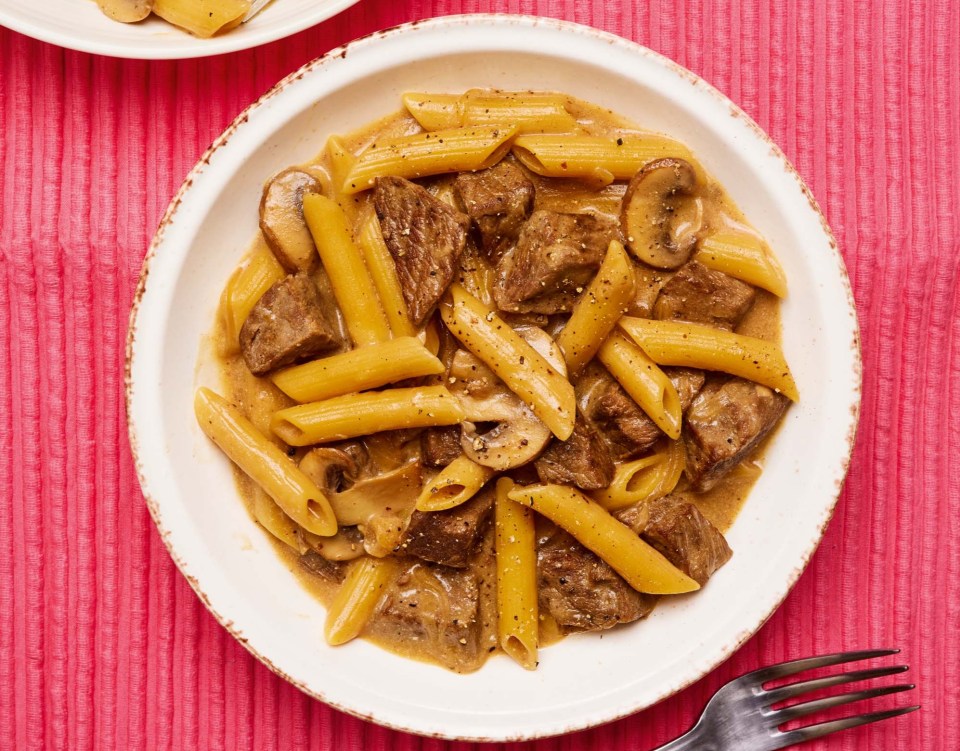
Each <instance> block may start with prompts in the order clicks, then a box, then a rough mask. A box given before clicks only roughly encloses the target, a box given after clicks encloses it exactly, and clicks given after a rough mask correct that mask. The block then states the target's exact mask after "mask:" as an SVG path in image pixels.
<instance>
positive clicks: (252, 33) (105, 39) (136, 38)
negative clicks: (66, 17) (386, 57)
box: [0, 0, 358, 60]
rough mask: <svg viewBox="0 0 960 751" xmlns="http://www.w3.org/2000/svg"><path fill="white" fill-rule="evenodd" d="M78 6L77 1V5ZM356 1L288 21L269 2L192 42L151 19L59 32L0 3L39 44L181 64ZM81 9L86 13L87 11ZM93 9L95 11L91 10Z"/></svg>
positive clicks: (0, 14) (312, 21)
mask: <svg viewBox="0 0 960 751" xmlns="http://www.w3.org/2000/svg"><path fill="white" fill-rule="evenodd" d="M83 1H84V0H76V2H78V3H79V2H83ZM86 1H87V2H89V4H90V5H91V6H93V5H94V3H93V0H86ZM282 2H283V0H274V3H282ZM357 2H358V0H324V1H323V2H320V3H317V2H314V3H312V4H311V5H310V7H308V8H306V9H305V10H303V12H301V13H298V14H296V15H294V16H293V17H292V18H290V17H287V16H286V15H280V14H279V13H278V12H277V11H273V10H272V7H271V6H272V5H273V3H271V6H268V7H267V8H265V9H264V10H262V11H261V12H260V13H259V14H257V16H256V17H254V18H253V19H251V20H250V21H249V23H248V24H243V25H242V26H241V27H239V28H237V29H233V30H231V31H228V32H226V33H224V34H220V35H217V36H215V37H211V38H209V39H201V38H199V37H195V36H193V35H191V34H189V33H188V32H186V31H184V30H182V29H178V28H176V27H174V26H172V25H171V24H168V23H166V22H165V21H163V20H162V19H159V18H156V17H151V18H150V19H148V20H146V21H143V22H141V23H140V24H121V23H119V22H117V21H110V20H109V19H106V17H104V19H106V23H109V24H111V25H112V26H109V27H108V26H105V27H104V28H105V29H107V30H108V31H109V32H110V33H109V34H107V33H104V34H99V33H97V28H96V27H95V28H90V27H89V26H88V27H85V26H83V23H82V21H78V23H77V24H73V25H65V27H64V28H62V29H58V28H56V27H54V26H52V25H51V24H49V23H43V22H42V21H38V20H37V19H36V18H35V17H34V16H33V15H31V13H30V12H29V11H28V10H23V9H22V8H20V7H18V6H22V5H23V3H22V0H0V26H5V27H6V28H8V29H12V30H13V31H16V32H18V33H20V34H24V35H25V36H28V37H31V38H32V39H37V40H39V41H41V42H47V43H48V44H54V45H56V46H58V47H63V48H64V49H69V50H76V51H78V52H88V53H90V54H92V55H106V56H107V57H118V58H126V59H130V60H185V59H192V58H198V57H211V56H213V55H223V54H226V53H229V52H239V51H241V50H247V49H252V48H254V47H259V46H261V45H264V44H269V43H270V42H275V41H277V40H278V39H284V38H286V37H289V36H292V35H294V34H297V33H299V32H301V31H303V30H304V29H309V28H310V27H311V26H316V25H317V24H319V23H322V22H323V21H326V20H327V19H328V18H332V17H333V16H335V15H337V14H338V13H341V12H342V11H344V10H346V9H347V8H349V7H350V6H352V5H354V4H356V3H357ZM84 10H85V11H86V12H89V11H90V10H91V9H90V8H85V9H84ZM92 10H93V11H95V12H96V13H99V12H100V11H99V10H98V9H97V8H96V7H95V6H94V7H93V9H92ZM278 10H283V8H282V7H281V8H279V9H278ZM275 16H276V17H275ZM97 20H98V21H99V20H100V19H97ZM94 23H95V24H96V22H94ZM96 26H99V24H96ZM114 27H116V28H114ZM125 27H126V28H125ZM124 32H129V33H124Z"/></svg>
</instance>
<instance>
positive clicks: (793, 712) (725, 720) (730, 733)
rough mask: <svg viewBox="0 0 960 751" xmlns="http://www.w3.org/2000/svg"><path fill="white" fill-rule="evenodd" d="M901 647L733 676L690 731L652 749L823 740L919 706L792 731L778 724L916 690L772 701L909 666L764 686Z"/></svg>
mask: <svg viewBox="0 0 960 751" xmlns="http://www.w3.org/2000/svg"><path fill="white" fill-rule="evenodd" d="M899 651H900V650H899V649H875V650H869V651H863V652H841V653H840V654H835V655H823V656H822V657H808V658H807V659H804V660H793V661H792V662H784V663H781V664H779V665H771V666H770V667H767V668H761V669H760V670H755V671H753V672H752V673H747V674H746V675H742V676H740V677H739V678H736V679H734V680H732V681H730V682H729V683H727V684H726V685H725V686H723V687H722V688H721V689H720V690H719V691H717V693H716V694H714V695H713V697H711V699H710V701H709V702H707V706H706V708H705V709H704V710H703V714H702V715H701V716H700V719H699V720H698V721H697V724H696V725H694V726H693V728H692V729H691V730H690V732H689V733H687V734H686V735H682V736H681V737H679V738H677V739H676V740H675V741H671V742H670V743H668V744H667V745H665V746H661V747H660V748H659V749H657V750H656V751H686V750H687V749H690V750H691V751H692V750H693V749H696V750H697V751H774V749H778V748H785V747H787V746H792V745H794V744H796V743H803V742H804V741H811V740H813V739H814V738H822V737H823V736H825V735H829V734H830V733H836V732H838V731H840V730H846V729H848V728H855V727H857V726H859V725H866V724H868V723H871V722H879V721H880V720H887V719H889V718H891V717H898V716H899V715H902V714H907V713H908V712H913V711H914V710H917V709H920V706H919V705H914V706H910V707H900V708H898V709H887V710H884V711H882V712H869V713H867V714H861V715H855V716H853V717H845V718H843V719H840V720H832V721H830V722H821V723H819V724H816V725H808V726H806V727H802V728H798V729H796V730H786V731H783V730H780V726H781V725H784V724H785V723H787V722H790V721H791V720H796V719H799V718H801V717H806V716H807V715H810V714H813V713H814V712H821V711H823V710H825V709H830V708H831V707H839V706H842V705H844V704H850V703H852V702H855V701H862V700H863V699H873V698H875V697H877V696H886V695H888V694H897V693H900V692H901V691H909V690H910V689H912V688H914V685H913V684H912V683H904V684H899V685H896V686H878V687H876V688H869V689H864V690H862V691H851V692H850V693H846V694H838V695H836V696H828V697H826V698H823V699H815V700H813V701H807V702H803V703H802V704H793V705H791V706H788V707H783V708H781V709H771V707H772V706H773V705H774V704H777V703H779V702H782V701H789V700H792V699H799V698H800V697H802V696H803V695H804V694H807V693H810V692H812V691H819V690H820V689H824V688H830V687H831V686H839V685H842V684H844V683H853V682H854V681H865V680H869V679H871V678H882V677H883V676H886V675H895V674H897V673H903V672H906V671H907V670H909V667H908V666H907V665H895V666H893V667H884V668H869V669H867V670H852V671H850V672H848V673H838V674H835V675H829V676H826V677H824V678H814V679H812V680H806V681H800V682H798V683H791V684H789V685H786V686H778V687H777V688H771V689H765V688H764V687H763V685H764V684H765V683H769V682H770V681H776V680H779V679H781V678H786V677H787V676H791V675H794V674H796V673H800V672H803V671H804V670H816V669H817V668H825V667H829V666H830V665H840V664H842V663H846V662H856V661H858V660H869V659H872V658H874V657H887V656H889V655H894V654H897V653H898V652H899Z"/></svg>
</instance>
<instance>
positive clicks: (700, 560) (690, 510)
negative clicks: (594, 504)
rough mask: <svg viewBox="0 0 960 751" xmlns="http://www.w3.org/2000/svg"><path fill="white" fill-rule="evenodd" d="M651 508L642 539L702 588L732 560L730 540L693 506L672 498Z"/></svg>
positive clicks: (654, 504)
mask: <svg viewBox="0 0 960 751" xmlns="http://www.w3.org/2000/svg"><path fill="white" fill-rule="evenodd" d="M647 506H648V509H647V513H648V518H647V523H646V526H645V527H644V529H643V532H642V533H641V535H640V536H641V537H642V538H643V539H644V540H646V541H647V542H648V543H650V545H652V546H653V547H655V548H656V549H657V550H659V551H660V552H661V553H663V555H664V557H665V558H666V559H667V560H668V561H670V563H672V564H673V565H674V566H676V567H677V568H678V569H680V570H681V571H683V573H685V574H686V575H687V576H689V577H690V578H691V579H693V580H695V581H696V582H698V583H699V584H700V586H703V585H704V584H706V583H707V579H709V578H710V576H711V575H712V574H713V572H714V571H716V570H717V569H718V568H720V567H721V566H722V565H723V564H724V563H726V562H727V561H729V560H730V556H731V555H733V553H732V551H731V550H730V546H729V545H727V541H726V539H724V537H723V535H722V534H720V530H718V529H717V528H716V527H714V526H713V524H711V523H710V520H709V519H707V518H706V517H705V516H704V515H703V514H701V513H700V509H698V508H697V507H696V506H694V505H693V504H692V503H687V502H686V501H685V500H683V499H682V498H679V497H677V496H672V495H668V496H664V497H663V498H661V499H659V500H657V501H652V502H650V503H649V504H647Z"/></svg>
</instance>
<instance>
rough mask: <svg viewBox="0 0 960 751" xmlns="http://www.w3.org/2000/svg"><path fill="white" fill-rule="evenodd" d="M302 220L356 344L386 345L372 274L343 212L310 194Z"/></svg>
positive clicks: (384, 321)
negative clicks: (380, 343) (304, 220)
mask: <svg viewBox="0 0 960 751" xmlns="http://www.w3.org/2000/svg"><path fill="white" fill-rule="evenodd" d="M303 218H304V219H306V221H307V226H308V227H309V228H310V234H311V235H313V241H314V243H315V244H316V246H317V252H318V253H319V254H320V260H321V261H322V262H323V267H324V268H325V269H326V271H327V274H328V275H329V277H330V285H331V286H332V287H333V294H334V297H336V298H337V304H338V305H339V306H340V311H341V312H342V313H343V319H344V321H346V324H347V330H348V331H349V332H350V338H351V339H353V343H354V344H355V345H357V346H358V347H361V346H363V345H365V344H376V343H378V342H385V341H387V340H388V339H389V338H390V327H389V326H388V325H387V319H386V317H385V316H384V313H383V310H382V309H381V307H380V300H379V298H378V297H377V290H376V287H375V286H374V284H373V280H372V279H371V278H370V272H369V270H368V269H367V266H366V264H365V263H364V262H363V257H362V255H361V254H360V250H359V249H358V248H357V246H356V245H354V243H353V239H352V238H351V237H350V230H349V229H348V228H347V219H346V217H345V216H344V214H343V210H342V209H341V208H340V207H339V206H338V205H337V203H336V202H335V201H331V200H330V199H329V198H327V197H326V196H322V195H319V194H317V193H308V194H307V195H305V196H304V197H303Z"/></svg>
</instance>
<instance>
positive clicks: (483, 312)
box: [440, 284, 576, 441]
mask: <svg viewBox="0 0 960 751" xmlns="http://www.w3.org/2000/svg"><path fill="white" fill-rule="evenodd" d="M449 294H450V301H449V302H445V303H443V304H442V305H441V306H440V315H441V317H442V318H443V321H444V323H446V325H447V328H449V329H450V333H451V334H453V336H454V337H456V338H457V340H459V341H460V343H461V344H462V345H463V346H464V347H466V348H467V349H468V350H470V352H472V353H473V354H474V355H475V356H476V357H479V358H480V359H481V360H483V362H484V363H486V365H487V366H488V367H489V368H490V369H491V370H492V371H493V372H494V373H496V374H497V376H498V377H499V378H500V380H502V381H503V382H504V383H505V384H506V385H507V387H508V388H509V389H510V390H511V391H513V393H515V394H516V395H517V396H519V397H520V398H521V399H522V400H523V401H524V402H526V403H527V405H529V407H530V409H532V410H533V413H534V414H535V415H536V416H537V417H539V418H540V419H541V420H542V421H543V422H544V424H545V425H546V426H547V427H548V428H550V431H551V432H552V433H553V434H554V435H555V436H557V438H559V439H560V440H561V441H565V440H567V438H569V437H570V434H571V433H573V423H574V420H575V419H576V399H575V396H574V393H573V386H572V385H570V381H568V380H567V379H566V378H564V377H563V376H562V375H561V374H560V373H559V372H557V371H556V370H555V369H554V368H553V367H551V365H550V364H549V363H548V362H547V361H546V360H545V359H544V358H543V356H542V355H540V354H539V353H538V352H537V351H536V350H535V349H534V348H533V347H531V346H530V345H529V344H527V342H525V341H524V340H523V339H522V338H521V337H520V335H519V334H517V333H516V332H515V331H514V330H513V329H512V328H510V326H508V325H507V324H506V323H504V322H503V320H502V319H501V318H500V317H499V316H497V314H496V313H495V312H494V311H493V310H492V309H491V308H489V307H487V306H485V305H484V304H483V303H481V302H480V301H479V300H477V298H475V297H473V295H471V294H470V293H469V292H467V291H466V290H465V289H464V288H463V287H462V286H461V285H459V284H453V285H451V286H450V290H449Z"/></svg>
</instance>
